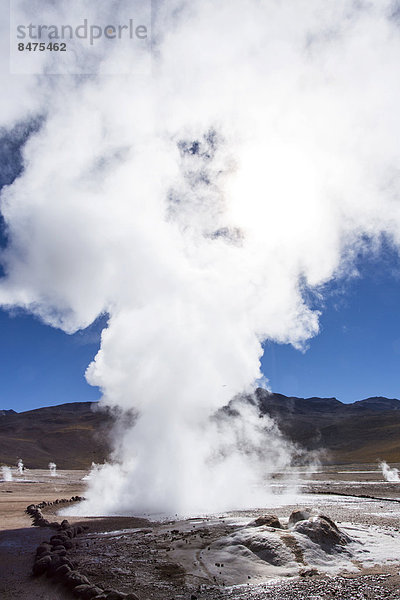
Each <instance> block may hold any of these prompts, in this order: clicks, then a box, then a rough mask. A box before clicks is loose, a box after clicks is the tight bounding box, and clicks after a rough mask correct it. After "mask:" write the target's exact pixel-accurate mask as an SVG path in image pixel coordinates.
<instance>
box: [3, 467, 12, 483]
mask: <svg viewBox="0 0 400 600" xmlns="http://www.w3.org/2000/svg"><path fill="white" fill-rule="evenodd" d="M1 474H2V476H3V481H12V478H13V477H12V472H11V469H10V467H5V466H3V467H1Z"/></svg>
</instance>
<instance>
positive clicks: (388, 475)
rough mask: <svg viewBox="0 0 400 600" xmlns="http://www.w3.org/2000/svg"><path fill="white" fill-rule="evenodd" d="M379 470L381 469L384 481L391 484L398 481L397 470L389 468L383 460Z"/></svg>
mask: <svg viewBox="0 0 400 600" xmlns="http://www.w3.org/2000/svg"><path fill="white" fill-rule="evenodd" d="M379 468H380V469H382V475H383V476H384V478H385V479H386V481H390V482H391V483H393V482H396V483H397V482H398V481H400V477H399V470H398V469H396V468H395V467H389V465H388V464H387V462H386V461H384V460H383V461H382V462H381V463H380V464H379Z"/></svg>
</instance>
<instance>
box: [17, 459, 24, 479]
mask: <svg viewBox="0 0 400 600" xmlns="http://www.w3.org/2000/svg"><path fill="white" fill-rule="evenodd" d="M17 469H18V475H23V474H24V470H25V467H24V463H23V462H22V458H20V459H19V460H18V462H17Z"/></svg>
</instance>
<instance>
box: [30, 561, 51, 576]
mask: <svg viewBox="0 0 400 600" xmlns="http://www.w3.org/2000/svg"><path fill="white" fill-rule="evenodd" d="M50 566H51V557H50V556H44V557H43V558H39V559H38V560H36V561H35V563H34V565H33V567H32V573H33V575H35V576H36V577H37V576H39V575H43V573H46V571H47V570H48V569H49V568H50Z"/></svg>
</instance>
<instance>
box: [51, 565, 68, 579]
mask: <svg viewBox="0 0 400 600" xmlns="http://www.w3.org/2000/svg"><path fill="white" fill-rule="evenodd" d="M71 572H72V571H71V568H70V567H69V566H68V565H61V566H60V567H57V569H56V570H55V571H54V577H55V578H56V579H59V580H61V581H63V580H64V579H65V576H66V575H67V574H68V573H71Z"/></svg>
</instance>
